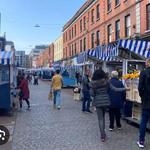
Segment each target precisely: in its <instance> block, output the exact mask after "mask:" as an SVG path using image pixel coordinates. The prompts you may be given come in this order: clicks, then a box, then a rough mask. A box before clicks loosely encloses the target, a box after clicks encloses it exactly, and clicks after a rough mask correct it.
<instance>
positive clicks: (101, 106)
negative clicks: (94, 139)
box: [91, 69, 110, 142]
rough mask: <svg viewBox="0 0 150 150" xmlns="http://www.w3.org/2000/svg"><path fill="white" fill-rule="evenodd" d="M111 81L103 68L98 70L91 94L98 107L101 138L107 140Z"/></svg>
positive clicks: (103, 140) (94, 75)
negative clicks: (109, 81)
mask: <svg viewBox="0 0 150 150" xmlns="http://www.w3.org/2000/svg"><path fill="white" fill-rule="evenodd" d="M108 90H109V83H108V78H107V75H106V74H105V72H104V71H103V70H102V69H99V70H96V71H95V72H94V74H93V77H92V81H91V96H93V104H94V106H95V107H96V111H97V116H98V121H99V128H100V133H101V140H102V142H105V139H106V133H105V112H106V109H107V108H108V107H109V106H110V99H109V95H108Z"/></svg>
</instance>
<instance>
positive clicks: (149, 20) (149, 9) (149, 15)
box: [146, 4, 150, 30]
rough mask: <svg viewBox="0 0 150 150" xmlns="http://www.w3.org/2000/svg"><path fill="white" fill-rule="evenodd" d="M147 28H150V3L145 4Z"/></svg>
mask: <svg viewBox="0 0 150 150" xmlns="http://www.w3.org/2000/svg"><path fill="white" fill-rule="evenodd" d="M146 11H147V30H150V4H148V5H147V10H146Z"/></svg>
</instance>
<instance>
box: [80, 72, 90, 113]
mask: <svg viewBox="0 0 150 150" xmlns="http://www.w3.org/2000/svg"><path fill="white" fill-rule="evenodd" d="M89 73H90V71H89V70H85V74H84V76H83V78H82V94H83V97H82V112H89V113H92V111H91V110H90V103H91V97H90V80H89Z"/></svg>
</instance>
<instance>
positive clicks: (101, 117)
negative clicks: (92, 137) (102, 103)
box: [96, 107, 106, 139]
mask: <svg viewBox="0 0 150 150" xmlns="http://www.w3.org/2000/svg"><path fill="white" fill-rule="evenodd" d="M96 111H97V117H98V123H99V128H100V133H101V138H102V139H103V138H104V139H105V137H106V133H105V112H106V108H101V107H96Z"/></svg>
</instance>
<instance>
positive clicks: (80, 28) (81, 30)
mask: <svg viewBox="0 0 150 150" xmlns="http://www.w3.org/2000/svg"><path fill="white" fill-rule="evenodd" d="M80 32H82V19H81V20H80Z"/></svg>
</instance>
